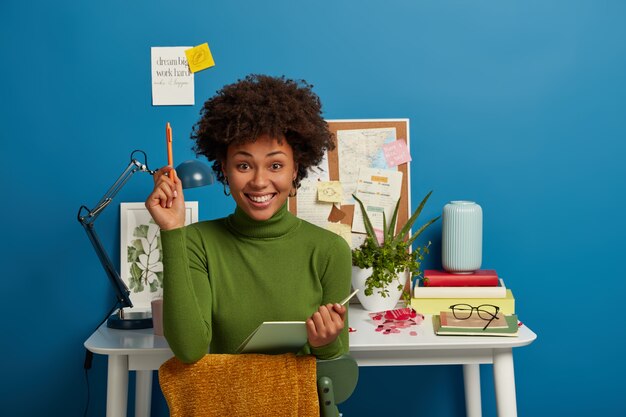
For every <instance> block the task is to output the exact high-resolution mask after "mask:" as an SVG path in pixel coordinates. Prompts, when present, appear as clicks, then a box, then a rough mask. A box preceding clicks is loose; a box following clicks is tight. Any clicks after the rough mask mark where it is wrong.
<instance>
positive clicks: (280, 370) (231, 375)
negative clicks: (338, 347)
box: [159, 353, 320, 417]
mask: <svg viewBox="0 0 626 417" xmlns="http://www.w3.org/2000/svg"><path fill="white" fill-rule="evenodd" d="M316 380H317V377H316V364H315V357H314V356H310V355H309V356H295V355H294V354H292V353H289V354H283V355H259V354H244V355H230V354H208V355H205V356H204V358H202V359H200V360H199V361H198V362H195V363H192V364H185V363H183V362H181V361H179V360H178V359H176V358H171V359H169V360H168V361H167V362H165V363H164V364H163V365H161V367H160V368H159V383H160V385H161V390H162V391H163V395H164V396H165V399H166V401H167V404H168V406H169V409H170V416H171V417H227V416H228V417H255V416H258V417H267V416H275V417H309V416H311V417H318V416H319V413H320V411H319V403H318V397H317V383H316Z"/></svg>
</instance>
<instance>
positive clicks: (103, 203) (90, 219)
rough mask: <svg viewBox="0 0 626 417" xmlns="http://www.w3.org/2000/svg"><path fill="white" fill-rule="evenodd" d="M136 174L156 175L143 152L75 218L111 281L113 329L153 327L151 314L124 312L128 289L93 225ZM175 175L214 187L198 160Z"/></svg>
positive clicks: (187, 182) (182, 166)
mask: <svg viewBox="0 0 626 417" xmlns="http://www.w3.org/2000/svg"><path fill="white" fill-rule="evenodd" d="M136 154H141V155H142V156H143V158H142V159H143V162H141V161H140V160H138V159H136V158H135V155H136ZM136 172H147V173H148V174H150V175H154V174H155V172H156V171H153V170H151V169H150V168H148V157H147V156H146V153H145V152H144V151H141V150H135V151H133V152H132V153H131V154H130V163H129V164H128V166H127V167H126V169H125V170H124V172H122V175H120V176H119V178H118V179H117V180H116V181H115V183H114V184H113V185H112V186H111V188H109V190H108V191H107V192H106V193H105V194H104V196H102V198H101V199H100V201H99V202H98V203H97V204H96V206H95V207H94V208H93V209H89V208H88V207H87V206H81V207H80V209H79V210H78V216H77V217H78V221H79V223H80V224H81V225H82V226H83V228H84V229H85V231H86V232H87V236H88V237H89V240H90V241H91V244H92V245H93V248H94V250H95V251H96V254H97V255H98V258H99V259H100V263H101V264H102V267H103V268H104V270H105V272H106V274H107V276H108V277H109V281H110V282H111V285H112V286H113V289H114V291H115V294H116V297H117V304H116V305H115V307H113V310H114V309H115V308H116V307H119V308H118V311H117V312H116V313H114V314H111V313H109V314H110V315H109V318H108V319H107V326H108V327H111V328H114V329H123V330H132V329H146V328H150V327H152V314H151V312H149V311H148V312H129V313H124V308H127V307H128V308H130V307H132V306H133V303H132V301H131V300H130V296H129V295H130V290H129V289H128V286H126V283H124V281H123V280H122V278H121V277H120V274H119V273H118V272H117V270H116V269H115V267H114V266H113V262H111V258H110V257H109V255H108V254H107V253H106V251H105V250H104V246H102V242H100V239H99V238H98V235H97V234H96V229H95V227H94V223H95V221H96V219H97V218H98V216H99V215H100V214H101V213H102V212H103V211H104V209H105V208H106V207H107V206H108V205H109V204H110V203H111V201H113V198H114V197H115V196H116V195H117V193H118V192H119V191H120V190H121V189H122V187H124V185H125V184H126V182H128V180H129V179H130V177H132V176H133V174H135V173H136ZM176 174H178V178H179V179H180V180H181V183H182V186H183V188H194V187H201V186H204V185H209V184H213V182H214V181H215V180H214V177H213V173H212V172H211V169H210V168H209V167H208V166H207V165H206V164H203V163H202V162H200V161H198V160H189V161H185V162H183V163H181V164H180V165H178V167H176ZM113 310H112V311H113ZM112 311H111V312H112Z"/></svg>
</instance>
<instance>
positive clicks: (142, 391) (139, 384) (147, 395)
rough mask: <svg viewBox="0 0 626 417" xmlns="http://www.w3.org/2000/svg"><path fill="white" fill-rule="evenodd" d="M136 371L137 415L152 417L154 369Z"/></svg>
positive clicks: (136, 416) (139, 416)
mask: <svg viewBox="0 0 626 417" xmlns="http://www.w3.org/2000/svg"><path fill="white" fill-rule="evenodd" d="M135 373H136V375H135V417H150V406H151V405H152V370H150V371H136V372H135Z"/></svg>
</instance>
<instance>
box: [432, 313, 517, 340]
mask: <svg viewBox="0 0 626 417" xmlns="http://www.w3.org/2000/svg"><path fill="white" fill-rule="evenodd" d="M487 323H489V325H488V326H487V327H485V325H486V324H487ZM517 323H518V321H517V316H516V315H515V314H509V315H505V314H503V313H498V315H497V318H494V319H493V320H491V321H486V320H484V319H483V318H480V317H478V314H477V312H476V311H475V310H474V311H472V313H471V316H470V317H469V318H467V319H465V320H459V319H457V318H456V317H454V314H453V313H452V312H450V311H442V312H441V313H440V314H436V315H433V330H434V331H435V334H437V335H439V336H517V329H518V325H517Z"/></svg>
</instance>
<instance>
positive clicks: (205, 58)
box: [185, 43, 215, 72]
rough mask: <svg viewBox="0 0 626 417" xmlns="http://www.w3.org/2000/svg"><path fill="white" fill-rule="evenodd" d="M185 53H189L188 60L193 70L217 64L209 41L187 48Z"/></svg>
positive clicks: (200, 69)
mask: <svg viewBox="0 0 626 417" xmlns="http://www.w3.org/2000/svg"><path fill="white" fill-rule="evenodd" d="M185 55H187V62H188V63H189V69H190V70H191V72H198V71H202V70H203V69H207V68H209V67H212V66H214V65H215V61H213V55H211V50H210V49H209V44H208V43H203V44H202V45H198V46H195V47H193V48H191V49H187V50H185Z"/></svg>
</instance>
